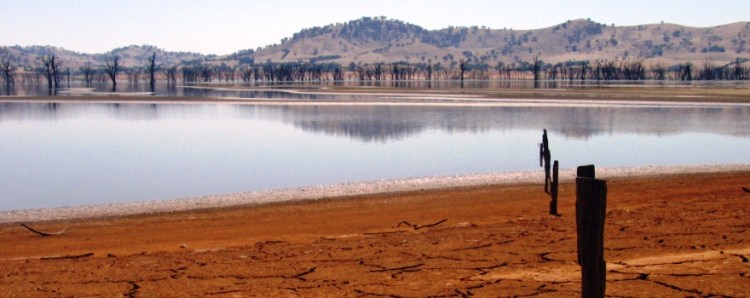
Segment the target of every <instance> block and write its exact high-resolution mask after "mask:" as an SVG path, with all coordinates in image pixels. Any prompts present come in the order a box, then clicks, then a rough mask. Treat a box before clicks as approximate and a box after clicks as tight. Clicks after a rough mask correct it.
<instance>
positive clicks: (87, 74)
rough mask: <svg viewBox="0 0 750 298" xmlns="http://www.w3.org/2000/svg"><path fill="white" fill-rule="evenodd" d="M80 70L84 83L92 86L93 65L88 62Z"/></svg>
mask: <svg viewBox="0 0 750 298" xmlns="http://www.w3.org/2000/svg"><path fill="white" fill-rule="evenodd" d="M79 70H80V72H81V74H83V82H84V83H85V84H86V86H90V85H91V81H92V80H93V79H94V78H93V77H94V69H93V68H91V63H89V62H86V64H84V65H83V66H82V67H81V68H80V69H79Z"/></svg>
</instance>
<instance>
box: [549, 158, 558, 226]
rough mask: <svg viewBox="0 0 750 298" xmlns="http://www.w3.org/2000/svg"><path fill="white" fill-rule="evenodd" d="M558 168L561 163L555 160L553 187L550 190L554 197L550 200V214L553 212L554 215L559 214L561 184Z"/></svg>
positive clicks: (553, 165)
mask: <svg viewBox="0 0 750 298" xmlns="http://www.w3.org/2000/svg"><path fill="white" fill-rule="evenodd" d="M558 168H559V164H558V162H557V161H556V160H555V162H554V163H553V164H552V187H551V190H550V196H551V197H552V200H551V201H550V202H549V214H552V215H558V214H557V187H558V185H559V183H558V182H559V181H558V176H559V175H558Z"/></svg>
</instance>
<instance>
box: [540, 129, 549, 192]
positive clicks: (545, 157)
mask: <svg viewBox="0 0 750 298" xmlns="http://www.w3.org/2000/svg"><path fill="white" fill-rule="evenodd" d="M543 131H544V133H542V147H541V148H540V152H539V153H540V155H539V161H540V163H542V164H543V165H544V192H545V193H550V191H549V184H550V166H551V164H550V160H551V159H552V153H551V152H550V151H549V139H548V138H547V129H543Z"/></svg>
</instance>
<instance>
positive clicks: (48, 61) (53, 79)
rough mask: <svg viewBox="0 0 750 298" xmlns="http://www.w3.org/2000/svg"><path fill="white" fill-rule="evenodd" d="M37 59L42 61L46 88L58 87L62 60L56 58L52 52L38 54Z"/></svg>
mask: <svg viewBox="0 0 750 298" xmlns="http://www.w3.org/2000/svg"><path fill="white" fill-rule="evenodd" d="M39 60H41V61H42V65H43V66H44V68H43V69H42V71H43V72H44V73H43V74H44V76H45V77H46V78H47V88H48V89H49V90H50V91H51V90H53V89H55V90H57V89H58V88H59V87H60V66H62V61H61V60H60V59H58V58H57V56H55V55H54V54H52V55H44V56H40V57H39Z"/></svg>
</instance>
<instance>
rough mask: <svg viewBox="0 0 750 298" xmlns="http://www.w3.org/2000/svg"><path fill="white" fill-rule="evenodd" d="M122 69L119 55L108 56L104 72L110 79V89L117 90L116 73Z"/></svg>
mask: <svg viewBox="0 0 750 298" xmlns="http://www.w3.org/2000/svg"><path fill="white" fill-rule="evenodd" d="M121 70H122V65H120V56H112V57H109V58H108V59H107V61H106V63H105V64H104V72H105V73H107V75H108V76H109V79H110V80H112V91H117V73H119V72H120V71H121Z"/></svg>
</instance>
